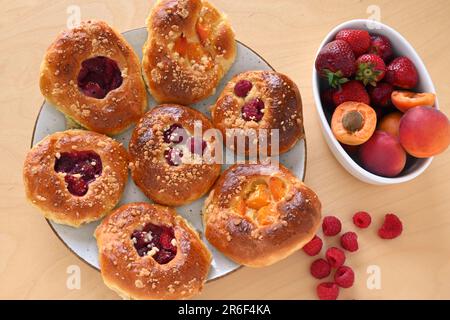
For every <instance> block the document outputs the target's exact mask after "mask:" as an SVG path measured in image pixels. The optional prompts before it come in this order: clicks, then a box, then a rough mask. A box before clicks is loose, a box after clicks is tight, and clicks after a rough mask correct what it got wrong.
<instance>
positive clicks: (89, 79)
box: [78, 57, 123, 99]
mask: <svg viewBox="0 0 450 320" xmlns="http://www.w3.org/2000/svg"><path fill="white" fill-rule="evenodd" d="M122 81H123V78H122V73H121V71H120V69H119V66H118V65H117V63H116V62H115V61H114V60H111V59H109V58H106V57H95V58H91V59H88V60H85V61H83V63H82V64H81V70H80V73H79V74H78V88H80V90H81V92H83V93H84V94H85V95H87V96H88V97H92V98H96V99H103V98H104V97H105V96H106V95H107V94H108V92H110V91H112V90H114V89H117V88H118V87H120V86H121V85H122Z"/></svg>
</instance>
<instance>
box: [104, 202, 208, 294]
mask: <svg viewBox="0 0 450 320" xmlns="http://www.w3.org/2000/svg"><path fill="white" fill-rule="evenodd" d="M95 237H96V239H97V245H98V249H99V263H100V270H101V274H102V277H103V281H104V282H105V284H106V285H107V286H108V287H109V288H110V289H112V290H114V291H115V292H117V293H118V294H119V295H120V296H121V297H123V298H126V299H142V300H143V299H154V300H156V299H187V298H190V297H192V296H194V295H196V294H198V293H199V292H200V291H201V290H202V288H203V285H204V283H205V281H206V279H207V276H208V271H209V268H210V266H211V259H212V258H211V253H210V252H209V251H208V249H207V248H206V246H205V245H204V244H203V242H202V241H201V240H200V238H199V235H198V233H197V232H196V231H195V230H194V229H192V227H191V226H190V225H189V223H188V222H187V221H186V220H185V219H183V218H182V217H181V216H179V215H177V213H176V212H175V210H174V209H172V208H169V207H163V206H160V205H153V204H148V203H129V204H126V205H124V206H122V207H120V208H118V209H116V210H115V211H114V212H113V213H111V214H110V215H108V216H107V217H106V218H105V219H104V220H103V221H102V223H101V224H100V226H98V227H97V229H96V230H95Z"/></svg>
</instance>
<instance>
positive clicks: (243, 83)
mask: <svg viewBox="0 0 450 320" xmlns="http://www.w3.org/2000/svg"><path fill="white" fill-rule="evenodd" d="M252 88H253V85H252V83H251V82H250V81H248V80H240V81H239V82H238V83H236V85H235V86H234V94H235V95H237V96H238V97H241V98H245V97H246V96H247V95H248V93H249V92H250V90H252Z"/></svg>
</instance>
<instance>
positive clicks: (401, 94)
mask: <svg viewBox="0 0 450 320" xmlns="http://www.w3.org/2000/svg"><path fill="white" fill-rule="evenodd" d="M391 100H392V103H393V104H394V106H395V107H396V108H397V109H398V110H400V111H401V112H406V111H408V110H409V109H411V108H415V107H420V106H429V107H432V106H434V102H435V100H436V96H435V95H434V93H428V92H423V93H417V92H412V91H393V92H392V94H391Z"/></svg>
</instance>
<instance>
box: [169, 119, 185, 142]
mask: <svg viewBox="0 0 450 320" xmlns="http://www.w3.org/2000/svg"><path fill="white" fill-rule="evenodd" d="M186 135H187V133H186V131H185V130H184V129H183V126H182V125H181V124H178V123H174V124H172V125H171V126H170V127H169V128H168V129H167V130H165V131H164V133H163V139H164V142H165V143H175V144H178V143H181V142H183V140H184V137H185V136H186Z"/></svg>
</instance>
